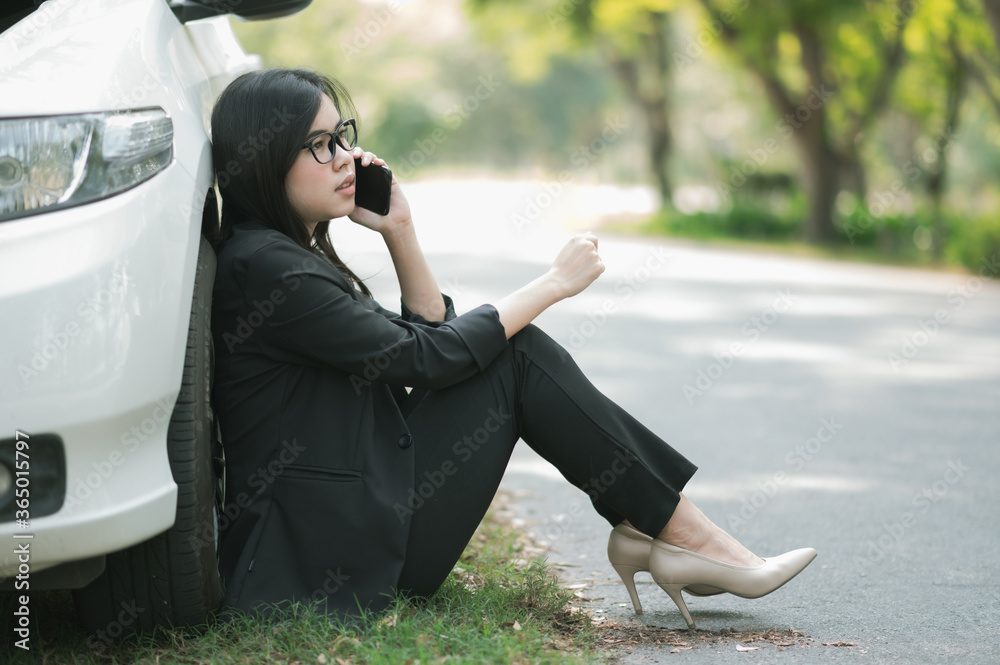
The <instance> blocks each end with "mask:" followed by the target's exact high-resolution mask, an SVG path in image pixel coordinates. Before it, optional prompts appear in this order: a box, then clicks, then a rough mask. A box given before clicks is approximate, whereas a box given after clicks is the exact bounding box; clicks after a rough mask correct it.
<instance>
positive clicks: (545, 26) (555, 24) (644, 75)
mask: <svg viewBox="0 0 1000 665" xmlns="http://www.w3.org/2000/svg"><path fill="white" fill-rule="evenodd" d="M681 2H682V0H543V1H542V2H539V1H538V0H530V1H529V0H520V1H519V2H511V1H510V0H507V1H500V0H469V4H470V6H471V8H472V12H471V13H472V15H473V16H474V17H475V18H476V19H477V22H478V24H479V26H480V29H481V30H482V31H483V33H484V34H485V35H486V36H487V38H488V39H490V40H491V41H493V42H494V43H496V44H498V45H500V46H501V47H502V48H504V49H505V50H506V52H507V55H508V57H509V58H510V59H511V61H512V66H513V68H514V71H515V74H519V75H520V76H522V77H524V78H527V79H531V78H536V77H540V76H542V75H544V74H545V73H546V72H547V71H548V69H549V67H550V61H552V60H555V59H557V58H559V57H561V56H565V55H566V54H569V53H573V52H580V51H582V50H585V49H587V48H588V47H589V46H591V45H595V46H596V47H597V49H598V52H599V53H600V54H601V56H602V58H603V60H604V61H605V62H606V63H607V65H608V67H609V69H610V70H611V72H612V73H613V74H614V75H615V77H616V79H617V80H618V81H619V82H620V84H621V85H622V87H623V89H624V90H625V92H626V93H627V94H628V96H629V99H630V100H631V101H632V103H633V104H634V105H635V106H636V108H637V109H638V110H639V111H640V113H641V114H642V118H643V121H644V123H645V128H646V132H647V137H648V140H647V146H648V148H647V149H648V159H649V165H650V170H651V171H652V173H653V177H654V179H655V181H656V185H657V188H658V190H659V193H660V197H661V200H662V201H663V203H665V204H669V203H670V200H671V193H672V185H671V178H670V172H669V159H670V153H671V149H672V146H673V139H672V135H671V127H670V115H671V114H670V87H671V85H670V82H671V70H672V67H673V62H672V60H671V50H670V34H671V22H670V17H671V12H672V11H673V9H674V8H675V7H676V6H677V5H678V4H680V3H681ZM540 15H544V16H545V19H546V20H545V21H541V20H539V16H540Z"/></svg>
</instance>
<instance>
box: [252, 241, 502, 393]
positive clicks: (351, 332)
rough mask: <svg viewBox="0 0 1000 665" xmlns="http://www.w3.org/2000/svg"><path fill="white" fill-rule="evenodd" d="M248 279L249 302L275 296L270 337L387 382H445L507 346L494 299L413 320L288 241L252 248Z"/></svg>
mask: <svg viewBox="0 0 1000 665" xmlns="http://www.w3.org/2000/svg"><path fill="white" fill-rule="evenodd" d="M243 281H244V297H245V298H246V302H247V305H248V306H249V307H251V308H253V309H255V310H257V311H262V308H261V307H260V306H259V305H258V304H257V303H268V302H269V303H270V304H271V307H267V306H266V305H264V307H263V311H264V312H265V316H264V317H263V322H262V328H263V329H264V330H266V331H267V332H268V333H270V334H269V335H268V336H267V339H268V341H270V342H271V343H274V344H279V345H282V346H285V347H287V348H289V349H290V350H292V351H295V352H297V353H298V354H301V355H304V356H306V357H308V358H311V359H313V360H315V361H317V362H318V363H320V364H326V365H330V366H332V367H336V368H338V369H340V370H343V371H345V372H349V373H352V374H357V375H360V376H364V377H365V378H366V379H369V380H373V379H372V377H373V375H375V376H377V379H374V380H378V381H382V382H385V383H396V384H402V385H407V386H412V387H414V388H427V389H432V390H433V389H437V388H443V387H447V386H449V385H452V384H454V383H457V382H459V381H462V380H464V379H466V378H468V377H470V376H472V375H474V374H475V373H476V372H478V371H482V370H483V369H485V368H486V366H487V365H489V363H490V362H491V361H492V360H493V359H494V358H495V357H496V356H498V355H499V354H500V353H501V352H502V351H503V350H504V349H505V348H506V347H507V338H506V334H505V333H504V329H503V325H502V324H501V323H500V317H499V315H498V313H497V311H496V308H495V307H493V306H492V305H489V304H484V305H480V306H479V307H476V308H475V309H473V310H471V311H469V312H466V313H465V314H463V315H461V316H453V318H452V319H450V320H448V321H444V322H440V323H439V324H438V325H434V324H428V323H426V322H424V323H421V322H420V321H423V319H422V317H417V315H415V314H413V313H412V312H409V313H408V314H409V318H411V319H414V320H407V317H406V316H401V317H398V318H390V317H388V316H387V315H386V314H390V315H391V314H392V313H391V312H388V310H383V311H384V312H385V313H381V312H379V311H376V310H375V309H373V308H372V307H369V306H368V305H367V304H365V303H364V302H362V301H361V300H360V297H363V296H361V295H360V294H358V293H357V292H356V291H354V289H352V288H351V286H350V285H349V284H348V282H347V280H346V278H344V277H343V276H342V275H341V274H340V273H339V272H338V271H337V270H336V269H335V268H334V267H333V266H331V265H328V264H326V263H323V262H321V261H319V260H317V259H316V258H315V257H314V256H313V255H312V254H311V253H309V252H307V251H305V250H303V249H301V248H299V247H297V246H296V245H294V244H291V243H287V242H282V241H275V242H272V243H270V244H268V245H265V246H264V247H261V248H260V249H258V250H257V251H255V252H254V253H253V254H252V255H251V256H250V257H249V259H248V260H247V263H246V267H245V276H244V280H243ZM448 300H450V299H448ZM373 302H374V301H373ZM446 304H447V300H446ZM375 306H377V303H376V305H375ZM379 309H382V308H381V307H379ZM450 309H451V312H452V315H453V314H454V306H453V305H451V306H450ZM404 310H405V306H404Z"/></svg>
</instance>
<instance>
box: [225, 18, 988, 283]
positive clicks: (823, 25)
mask: <svg viewBox="0 0 1000 665" xmlns="http://www.w3.org/2000/svg"><path fill="white" fill-rule="evenodd" d="M232 20H233V24H234V29H235V30H236V32H237V35H238V36H239V38H240V40H241V42H242V43H243V45H244V48H245V49H246V50H247V51H248V52H253V53H258V54H260V55H261V56H262V58H263V61H264V65H265V66H301V67H307V68H312V69H316V70H319V71H322V72H324V73H327V74H330V75H332V76H334V77H336V78H338V79H339V80H341V81H342V82H343V83H344V84H345V85H346V86H347V88H348V90H350V91H351V94H352V96H353V98H354V102H355V105H356V106H357V111H358V120H359V129H360V136H361V139H360V143H361V145H363V146H364V147H365V148H366V149H367V150H371V151H373V152H375V153H377V154H378V155H379V156H381V157H384V158H385V159H386V160H387V161H388V163H389V165H390V166H391V167H392V168H393V170H394V171H395V172H396V173H397V175H399V176H400V177H401V178H402V179H404V180H405V181H409V182H413V181H435V180H441V179H450V180H453V179H455V178H463V179H469V180H479V181H483V180H490V181H512V182H525V181H532V182H535V183H544V185H543V187H542V189H540V190H539V194H540V195H539V196H536V197H535V198H534V199H529V200H528V202H527V204H526V205H525V206H524V208H523V209H520V210H518V211H515V212H513V213H511V222H512V223H513V224H514V226H515V227H516V226H518V225H519V224H530V223H531V222H532V221H533V220H534V219H535V218H537V217H539V216H541V215H544V214H545V210H544V209H545V206H546V198H545V194H544V192H548V193H549V194H550V195H557V194H558V191H559V188H560V187H563V186H566V187H576V188H580V187H584V188H586V187H597V186H598V185H602V186H604V185H617V186H619V187H618V188H617V189H614V192H616V193H617V195H618V196H619V199H620V198H621V196H622V194H623V192H624V193H625V194H626V195H627V198H628V201H626V202H624V203H622V202H621V201H619V202H618V203H617V204H615V205H606V206H603V207H602V205H601V204H600V203H595V207H594V209H593V211H597V212H600V213H601V215H600V217H601V219H600V223H601V224H602V225H604V226H605V227H607V228H612V229H615V230H620V231H636V232H640V233H654V234H666V235H675V236H688V237H692V236H693V237H725V238H741V239H748V240H753V241H755V242H769V243H782V244H787V245H790V246H793V247H805V248H813V249H814V250H815V249H816V248H818V251H822V252H824V253H827V254H846V255H849V256H852V257H853V256H857V257H862V258H871V259H876V260H880V261H889V262H900V263H908V264H917V265H928V266H930V265H934V266H948V267H952V266H955V267H958V266H962V265H964V266H966V267H967V268H969V269H972V270H976V269H977V268H979V267H980V264H981V262H982V260H983V257H990V256H992V255H993V254H994V253H997V252H1000V186H998V182H1000V123H998V120H1000V57H998V44H1000V0H905V1H900V0H868V1H860V0H842V1H838V2H828V1H827V0H530V1H529V0H507V1H505V2H499V1H492V0H464V1H463V0H435V1H434V2H430V1H429V0H412V1H409V2H407V1H402V0H400V1H390V2H384V1H371V2H334V1H330V0H314V2H313V4H312V5H311V6H310V7H309V8H307V9H306V10H305V11H303V12H302V13H300V14H297V15H294V16H292V17H289V18H284V19H279V20H273V21H263V22H241V21H239V20H237V19H232ZM622 187H625V188H626V189H623V188H622ZM608 191H611V190H608ZM609 195H610V194H609ZM593 211H592V212H593Z"/></svg>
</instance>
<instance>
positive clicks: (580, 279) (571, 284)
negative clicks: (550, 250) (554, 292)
mask: <svg viewBox="0 0 1000 665" xmlns="http://www.w3.org/2000/svg"><path fill="white" fill-rule="evenodd" d="M602 272H604V263H602V262H601V255H600V254H598V253H597V236H595V235H594V234H593V233H590V232H587V233H580V234H577V235H575V236H573V237H572V238H570V239H569V242H567V243H566V246H565V247H563V248H562V250H561V251H560V252H559V255H558V256H556V259H555V261H553V263H552V268H551V269H550V270H549V277H550V278H551V279H552V280H553V281H554V282H555V284H556V286H557V288H558V290H559V293H560V294H561V296H562V297H563V298H569V297H571V296H575V295H576V294H578V293H580V292H581V291H583V290H584V289H585V288H587V287H588V286H590V285H591V284H592V283H593V281H594V280H595V279H597V278H598V277H599V276H600V274H601V273H602Z"/></svg>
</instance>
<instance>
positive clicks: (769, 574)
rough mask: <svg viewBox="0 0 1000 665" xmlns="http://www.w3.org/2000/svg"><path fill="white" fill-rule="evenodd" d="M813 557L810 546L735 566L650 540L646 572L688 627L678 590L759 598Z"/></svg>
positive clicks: (791, 575)
mask: <svg viewBox="0 0 1000 665" xmlns="http://www.w3.org/2000/svg"><path fill="white" fill-rule="evenodd" d="M815 558H816V550H814V549H813V548H811V547H806V548H803V549H798V550H793V551H791V552H786V553H785V554H782V555H780V556H776V557H768V558H766V559H764V563H763V564H761V565H759V566H735V565H732V564H728V563H723V562H721V561H716V560H715V559H711V558H709V557H707V556H704V555H702V554H698V553H697V552H691V551H689V550H685V549H682V548H680V547H675V546H674V545H669V544H667V543H664V542H662V541H659V540H657V541H654V542H653V544H652V549H651V551H650V555H649V572H650V573H651V574H652V576H653V581H654V582H656V583H657V584H658V585H659V586H660V588H661V589H663V590H664V591H665V592H666V593H667V595H668V596H670V598H671V600H673V601H674V603H676V604H677V608H678V609H679V610H680V611H681V614H682V615H683V616H684V620H685V621H686V622H687V624H688V627H689V628H694V627H695V625H694V621H693V620H692V619H691V614H690V612H688V609H687V605H686V604H685V603H684V599H683V597H682V596H681V590H683V589H685V587H691V586H692V585H699V586H701V585H704V586H707V587H711V588H714V589H718V590H720V591H726V592H729V593H731V594H733V595H735V596H740V597H742V598H760V597H761V596H766V595H767V594H769V593H771V592H772V591H774V590H775V589H778V588H779V587H781V586H782V585H784V584H785V583H786V582H788V581H789V580H790V579H792V578H793V577H795V576H796V575H798V574H799V573H800V572H802V570H803V569H804V568H805V567H806V566H808V565H809V564H810V563H811V562H812V560H813V559H815Z"/></svg>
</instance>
